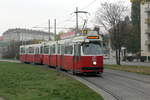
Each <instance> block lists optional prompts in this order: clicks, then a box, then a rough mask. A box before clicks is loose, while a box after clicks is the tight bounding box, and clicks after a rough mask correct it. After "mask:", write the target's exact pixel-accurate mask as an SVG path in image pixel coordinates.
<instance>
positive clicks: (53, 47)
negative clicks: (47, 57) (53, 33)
mask: <svg viewBox="0 0 150 100" xmlns="http://www.w3.org/2000/svg"><path fill="white" fill-rule="evenodd" d="M50 52H51V54H55V45H52V46H51V48H50Z"/></svg>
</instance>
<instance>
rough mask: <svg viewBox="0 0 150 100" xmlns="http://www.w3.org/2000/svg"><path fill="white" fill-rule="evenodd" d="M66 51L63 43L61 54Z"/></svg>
mask: <svg viewBox="0 0 150 100" xmlns="http://www.w3.org/2000/svg"><path fill="white" fill-rule="evenodd" d="M64 53H65V47H64V46H63V45H61V54H64Z"/></svg>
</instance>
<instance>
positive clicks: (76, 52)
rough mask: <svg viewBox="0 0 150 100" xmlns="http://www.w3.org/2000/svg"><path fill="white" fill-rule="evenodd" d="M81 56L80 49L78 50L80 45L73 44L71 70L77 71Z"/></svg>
mask: <svg viewBox="0 0 150 100" xmlns="http://www.w3.org/2000/svg"><path fill="white" fill-rule="evenodd" d="M80 56H81V49H80V44H75V45H74V66H73V70H78V69H79V68H78V67H79V60H80Z"/></svg>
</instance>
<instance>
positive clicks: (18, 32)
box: [3, 29, 54, 41]
mask: <svg viewBox="0 0 150 100" xmlns="http://www.w3.org/2000/svg"><path fill="white" fill-rule="evenodd" d="M53 37H54V36H53V34H52V33H51V34H49V33H48V32H43V31H36V30H29V29H9V30H7V31H6V32H4V33H3V40H4V41H30V40H45V41H47V40H53Z"/></svg>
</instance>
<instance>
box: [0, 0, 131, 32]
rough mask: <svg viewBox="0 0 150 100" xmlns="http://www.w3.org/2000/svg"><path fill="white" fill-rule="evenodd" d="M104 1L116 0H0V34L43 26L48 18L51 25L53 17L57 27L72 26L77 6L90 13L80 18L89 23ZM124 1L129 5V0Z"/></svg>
mask: <svg viewBox="0 0 150 100" xmlns="http://www.w3.org/2000/svg"><path fill="white" fill-rule="evenodd" d="M104 1H111V2H115V1H118V0H0V35H1V34H2V33H3V32H4V31H6V30H7V29H9V28H29V29H31V28H32V27H34V26H39V27H45V26H47V23H48V22H47V20H48V19H51V25H53V23H54V21H53V20H54V19H55V18H56V19H57V24H58V26H59V27H73V26H74V25H75V22H74V21H75V15H74V14H73V12H74V11H75V8H76V7H77V6H78V7H79V10H85V11H88V12H89V13H90V15H83V14H81V15H80V20H82V18H86V17H87V18H89V19H90V21H89V23H90V25H91V24H92V21H91V20H92V19H93V18H94V16H95V15H94V13H95V11H96V10H97V8H98V7H99V6H100V3H101V2H104ZM125 1H126V4H127V5H130V0H125ZM88 5H90V6H88ZM39 30H44V29H39ZM45 31H46V30H45ZM51 31H53V30H51Z"/></svg>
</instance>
